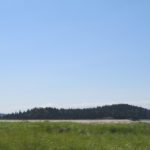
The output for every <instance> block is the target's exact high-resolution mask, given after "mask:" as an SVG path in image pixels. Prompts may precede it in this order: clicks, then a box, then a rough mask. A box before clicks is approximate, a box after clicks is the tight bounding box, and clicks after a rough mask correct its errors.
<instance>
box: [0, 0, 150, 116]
mask: <svg viewBox="0 0 150 150" xmlns="http://www.w3.org/2000/svg"><path fill="white" fill-rule="evenodd" d="M149 8H150V1H149V0H142V1H141V0H125V1H123V0H75V1H71V0H63V1H62V0H55V1H54V0H42V1H41V0H24V1H23V0H5V1H4V0H1V1H0V112H3V113H10V112H15V111H19V110H26V109H28V108H29V109H30V108H33V107H58V108H60V107H63V108H77V107H95V106H102V105H106V104H117V103H128V104H133V105H138V106H143V107H146V108H150V9H149Z"/></svg>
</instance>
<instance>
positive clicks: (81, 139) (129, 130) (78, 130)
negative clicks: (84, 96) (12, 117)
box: [0, 122, 150, 150]
mask: <svg viewBox="0 0 150 150" xmlns="http://www.w3.org/2000/svg"><path fill="white" fill-rule="evenodd" d="M0 150H150V125H149V124H144V123H135V124H103V125H102V124H77V123H48V122H41V123H40V122H39V123H29V122H20V123H19V122H18V123H6V122H1V123H0Z"/></svg>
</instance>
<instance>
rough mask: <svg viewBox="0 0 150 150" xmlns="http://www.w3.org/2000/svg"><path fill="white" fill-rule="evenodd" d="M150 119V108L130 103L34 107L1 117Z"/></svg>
mask: <svg viewBox="0 0 150 150" xmlns="http://www.w3.org/2000/svg"><path fill="white" fill-rule="evenodd" d="M108 118H109V119H150V110H148V109H145V108H142V107H137V106H132V105H128V104H116V105H107V106H102V107H96V108H83V109H72V108H70V109H63V108H62V109H57V108H51V107H47V108H34V109H31V110H27V111H24V112H21V111H20V112H17V113H12V114H7V115H4V116H1V119H108Z"/></svg>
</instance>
